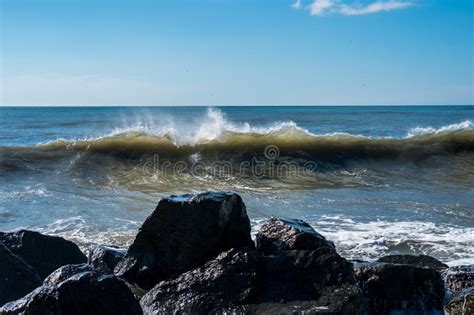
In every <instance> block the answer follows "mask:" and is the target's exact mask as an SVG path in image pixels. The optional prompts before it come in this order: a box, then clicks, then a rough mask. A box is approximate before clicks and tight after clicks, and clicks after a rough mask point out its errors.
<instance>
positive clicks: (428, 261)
mask: <svg viewBox="0 0 474 315" xmlns="http://www.w3.org/2000/svg"><path fill="white" fill-rule="evenodd" d="M377 261H378V262H384V263H392V264H401V265H410V266H414V267H418V268H432V269H444V268H448V265H446V264H443V263H442V262H441V261H439V260H438V259H436V258H434V257H431V256H427V255H389V256H384V257H381V258H379V259H378V260H377Z"/></svg>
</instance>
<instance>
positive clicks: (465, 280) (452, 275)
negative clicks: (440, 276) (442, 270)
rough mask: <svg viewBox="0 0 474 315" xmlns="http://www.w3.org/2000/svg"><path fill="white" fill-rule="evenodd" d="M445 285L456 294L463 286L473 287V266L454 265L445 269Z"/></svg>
mask: <svg viewBox="0 0 474 315" xmlns="http://www.w3.org/2000/svg"><path fill="white" fill-rule="evenodd" d="M446 287H447V288H448V290H449V291H450V292H451V293H453V294H457V293H459V292H460V291H462V290H463V289H465V288H469V287H474V266H456V267H451V268H449V269H448V270H447V271H446Z"/></svg>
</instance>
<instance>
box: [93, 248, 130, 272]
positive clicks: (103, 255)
mask: <svg viewBox="0 0 474 315" xmlns="http://www.w3.org/2000/svg"><path fill="white" fill-rule="evenodd" d="M125 252H126V250H124V249H121V248H118V247H112V246H104V245H96V246H93V247H91V248H90V249H89V252H88V257H87V261H88V263H89V264H90V265H92V266H94V268H95V269H97V270H100V271H102V272H103V273H107V274H112V273H114V268H115V266H117V264H118V263H119V261H120V260H121V259H122V258H123V256H124V255H125Z"/></svg>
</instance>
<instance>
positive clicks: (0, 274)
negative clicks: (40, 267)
mask: <svg viewBox="0 0 474 315" xmlns="http://www.w3.org/2000/svg"><path fill="white" fill-rule="evenodd" d="M40 285H41V279H40V277H39V275H38V273H37V272H36V270H34V269H33V268H32V267H31V266H30V265H28V264H27V263H25V262H24V261H23V260H22V259H21V258H19V257H18V256H16V255H15V254H13V253H12V252H11V251H10V250H9V249H8V248H7V247H6V246H5V245H3V243H2V242H0V305H3V304H5V303H6V302H10V301H13V300H16V299H18V298H20V297H22V296H24V295H25V294H27V293H28V292H30V291H32V290H33V289H35V288H37V287H39V286H40Z"/></svg>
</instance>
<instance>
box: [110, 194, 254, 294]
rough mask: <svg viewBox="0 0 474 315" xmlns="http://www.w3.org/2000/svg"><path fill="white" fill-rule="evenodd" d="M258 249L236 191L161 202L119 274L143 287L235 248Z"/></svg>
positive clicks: (150, 285) (127, 254)
mask: <svg viewBox="0 0 474 315" xmlns="http://www.w3.org/2000/svg"><path fill="white" fill-rule="evenodd" d="M242 247H254V243H253V241H252V239H251V237H250V220H249V218H248V216H247V212H246V209H245V205H244V203H243V201H242V199H241V198H240V196H239V195H237V194H235V193H225V192H220V193H212V192H208V193H203V194H199V195H182V196H171V197H168V198H164V199H162V200H160V202H159V203H158V206H157V207H156V209H155V211H153V213H152V214H151V215H150V216H149V217H148V218H147V219H146V220H145V222H144V223H143V225H142V226H141V228H140V230H139V232H138V234H137V236H136V238H135V240H134V241H133V243H132V245H131V246H130V248H129V249H128V251H127V253H126V255H125V257H124V258H123V259H122V260H121V261H120V262H119V263H118V264H117V266H116V267H115V274H116V275H118V276H120V277H123V278H124V279H126V280H127V281H128V282H130V283H132V284H136V285H138V286H139V287H141V288H143V289H147V290H149V289H151V288H153V286H154V285H155V284H157V283H158V282H160V281H161V280H166V279H172V278H175V277H177V276H179V275H180V274H182V273H183V272H186V271H188V270H191V269H193V268H195V267H198V266H201V265H202V264H204V263H205V262H206V261H208V260H209V259H211V258H213V257H215V256H216V255H218V254H219V253H221V252H223V251H226V250H228V249H230V248H242Z"/></svg>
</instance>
